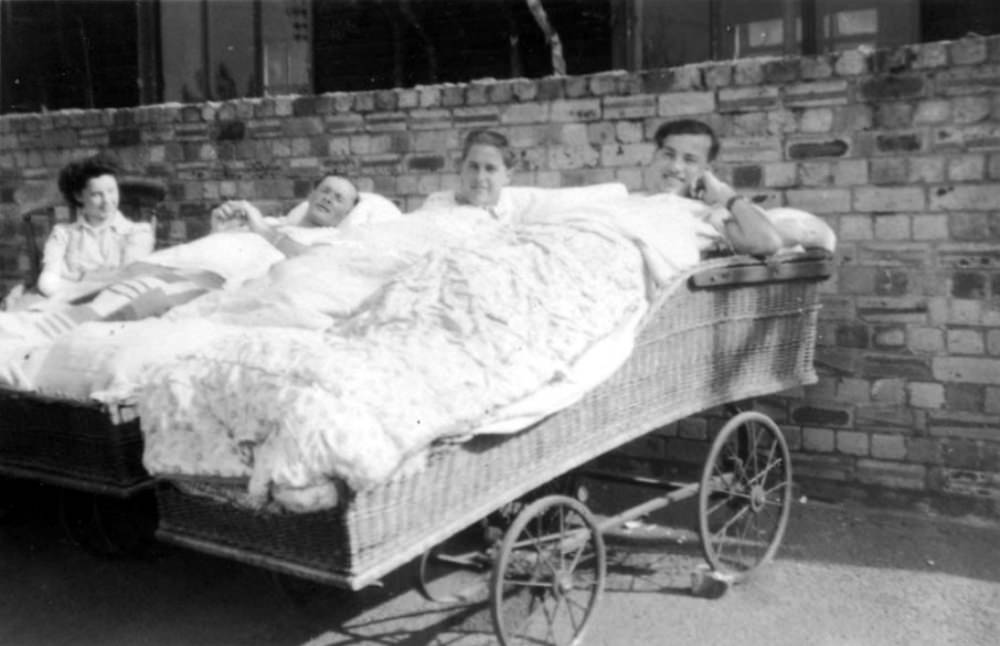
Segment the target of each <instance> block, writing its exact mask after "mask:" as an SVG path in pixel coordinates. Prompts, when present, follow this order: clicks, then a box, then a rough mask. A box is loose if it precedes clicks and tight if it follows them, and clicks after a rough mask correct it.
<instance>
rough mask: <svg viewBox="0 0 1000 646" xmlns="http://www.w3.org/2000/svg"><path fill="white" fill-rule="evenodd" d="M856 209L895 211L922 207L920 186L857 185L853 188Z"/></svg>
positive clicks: (922, 194) (914, 209)
mask: <svg viewBox="0 0 1000 646" xmlns="http://www.w3.org/2000/svg"><path fill="white" fill-rule="evenodd" d="M853 207H854V210H856V211H874V212H883V213H884V212H895V211H921V210H923V209H924V190H923V189H922V188H911V187H906V188H885V187H858V188H855V189H854V201H853Z"/></svg>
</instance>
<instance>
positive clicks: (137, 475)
mask: <svg viewBox="0 0 1000 646" xmlns="http://www.w3.org/2000/svg"><path fill="white" fill-rule="evenodd" d="M0 429H2V432H0V469H2V468H3V467H4V466H8V467H13V468H17V469H20V470H25V471H30V472H37V473H38V475H39V477H40V478H41V479H44V478H45V476H47V475H54V476H59V477H62V478H68V479H70V480H79V481H81V482H82V483H96V484H102V485H111V486H116V487H129V486H132V485H135V484H137V483H140V482H143V481H146V480H148V479H149V474H147V473H146V470H145V469H144V468H143V466H142V434H141V432H140V430H139V422H138V420H133V421H130V422H125V423H121V424H115V423H113V422H112V421H111V419H110V417H109V413H108V411H107V410H105V409H104V408H103V407H101V406H98V405H93V404H87V403H82V402H72V401H62V400H54V399H48V398H36V397H33V396H31V395H28V394H23V393H12V392H9V391H2V390H0Z"/></svg>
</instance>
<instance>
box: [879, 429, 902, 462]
mask: <svg viewBox="0 0 1000 646" xmlns="http://www.w3.org/2000/svg"><path fill="white" fill-rule="evenodd" d="M871 455H872V457H873V458H877V459H881V460H904V459H905V458H906V439H905V438H904V437H903V436H901V435H884V434H881V433H874V434H872V436H871Z"/></svg>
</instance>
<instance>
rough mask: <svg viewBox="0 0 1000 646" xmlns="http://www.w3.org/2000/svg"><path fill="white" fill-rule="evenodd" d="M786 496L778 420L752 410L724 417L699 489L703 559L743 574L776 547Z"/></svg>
mask: <svg viewBox="0 0 1000 646" xmlns="http://www.w3.org/2000/svg"><path fill="white" fill-rule="evenodd" d="M791 502H792V468H791V456H790V455H789V451H788V444H787V443H786V442H785V438H784V436H783V435H782V433H781V430H780V429H779V428H778V426H777V425H776V424H775V423H774V422H773V421H772V420H771V418H769V417H767V416H766V415H763V414H761V413H758V412H755V411H748V412H745V413H740V414H739V415H737V416H736V417H734V418H733V419H731V420H729V422H728V423H727V424H726V425H725V426H723V427H722V430H720V431H719V434H718V436H717V437H716V438H715V441H714V442H713V443H712V448H711V450H710V451H709V455H708V459H707V460H706V461H705V465H704V468H703V470H702V476H701V482H700V487H699V491H698V526H699V527H698V529H699V534H700V538H701V544H702V551H703V552H704V554H705V559H706V560H707V561H708V562H709V564H710V565H711V566H712V567H713V568H714V569H715V570H717V571H720V572H724V573H727V574H730V575H732V576H733V577H734V578H735V580H736V581H742V580H744V579H746V578H747V577H748V576H749V575H750V573H751V572H752V571H753V570H754V569H756V568H757V567H759V566H761V565H763V564H765V563H767V562H768V561H770V560H771V559H772V558H773V557H774V554H775V552H777V550H778V546H779V545H780V544H781V539H782V537H783V536H784V533H785V527H786V526H787V524H788V514H789V510H790V508H791Z"/></svg>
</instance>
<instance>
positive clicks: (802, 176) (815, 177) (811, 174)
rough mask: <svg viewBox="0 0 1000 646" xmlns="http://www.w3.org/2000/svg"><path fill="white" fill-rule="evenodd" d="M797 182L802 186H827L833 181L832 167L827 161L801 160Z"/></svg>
mask: <svg viewBox="0 0 1000 646" xmlns="http://www.w3.org/2000/svg"><path fill="white" fill-rule="evenodd" d="M799 182H800V183H801V185H802V186H829V185H830V184H832V183H833V167H832V165H831V164H830V163H829V162H801V163H800V164H799Z"/></svg>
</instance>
